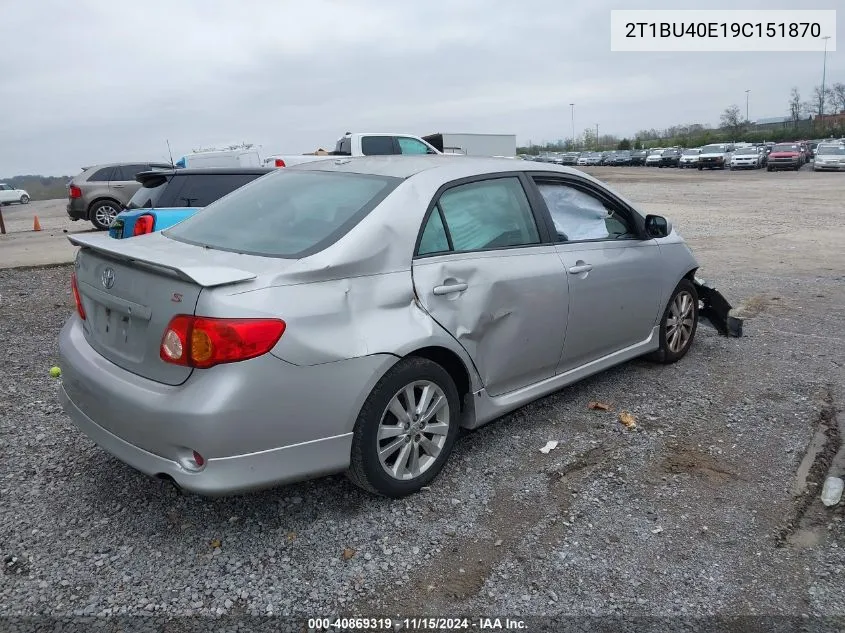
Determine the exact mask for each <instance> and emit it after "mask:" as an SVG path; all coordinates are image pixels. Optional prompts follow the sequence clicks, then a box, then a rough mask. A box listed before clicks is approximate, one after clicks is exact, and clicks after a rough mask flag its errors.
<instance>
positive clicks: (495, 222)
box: [423, 177, 540, 251]
mask: <svg viewBox="0 0 845 633" xmlns="http://www.w3.org/2000/svg"><path fill="white" fill-rule="evenodd" d="M437 208H438V209H439V210H440V212H442V214H443V220H445V223H446V228H447V229H448V231H449V236H450V237H451V242H452V243H451V249H452V250H454V251H476V250H483V249H489V248H506V247H510V246H525V245H529V244H539V243H540V235H539V233H538V231H537V224H536V222H535V221H534V215H533V213H532V212H531V206H530V205H529V203H528V198H527V196H526V195H525V190H524V189H523V188H522V184H521V183H520V181H519V179H518V178H512V177H509V178H496V179H493V180H483V181H478V182H472V183H468V184H466V185H459V186H457V187H453V188H451V189H448V190H447V191H446V192H445V193H443V195H441V196H440V200H439V201H438V204H437ZM435 215H437V213H436V211H435V212H434V213H432V215H431V219H430V220H429V223H431V222H434V223H436V222H438V221H439V220H436V219H433V218H435ZM429 228H430V227H429V226H426V229H425V231H424V232H423V236H424V237H425V235H426V232H428V231H429ZM431 231H432V233H434V232H436V227H432V228H431Z"/></svg>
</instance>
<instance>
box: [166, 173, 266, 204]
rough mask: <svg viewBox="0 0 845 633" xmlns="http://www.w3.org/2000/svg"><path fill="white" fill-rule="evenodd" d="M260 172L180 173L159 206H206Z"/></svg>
mask: <svg viewBox="0 0 845 633" xmlns="http://www.w3.org/2000/svg"><path fill="white" fill-rule="evenodd" d="M260 175H261V174H181V175H177V176H176V177H174V178H173V182H172V183H171V185H170V186H169V187H168V188H167V191H166V192H165V193H164V195H163V196H162V197H161V199H160V200H159V202H158V205H157V206H159V207H207V206H208V205H210V204H211V203H212V202H216V201H217V200H219V199H220V198H222V197H223V196H225V195H227V194H229V193H232V192H233V191H234V190H235V189H238V188H239V187H243V186H244V185H245V184H247V183H248V182H252V181H253V180H255V179H256V178H258V177H259V176H260Z"/></svg>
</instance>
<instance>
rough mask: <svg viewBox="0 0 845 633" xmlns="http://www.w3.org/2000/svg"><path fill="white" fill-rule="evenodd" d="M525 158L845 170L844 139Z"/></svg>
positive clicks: (605, 163)
mask: <svg viewBox="0 0 845 633" xmlns="http://www.w3.org/2000/svg"><path fill="white" fill-rule="evenodd" d="M520 158H522V159H524V160H532V161H536V162H546V163H556V164H558V165H579V166H597V165H602V166H623V165H634V166H646V167H677V168H680V169H699V170H703V169H730V170H732V171H733V170H737V169H763V168H765V169H767V170H768V171H776V170H782V169H792V170H798V169H801V168H802V167H803V166H804V165H806V164H808V163H810V162H812V163H813V169H814V170H815V171H839V170H845V139H827V140H821V141H794V142H788V143H753V144H752V143H712V144H709V145H704V146H703V147H693V148H681V147H654V148H650V149H643V150H634V151H631V150H616V151H605V152H598V151H588V152H580V153H579V152H563V153H547V154H541V155H539V156H529V155H521V156H520Z"/></svg>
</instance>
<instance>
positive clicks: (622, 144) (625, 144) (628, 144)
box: [616, 138, 631, 149]
mask: <svg viewBox="0 0 845 633" xmlns="http://www.w3.org/2000/svg"><path fill="white" fill-rule="evenodd" d="M616 149H631V141H629V140H628V139H627V138H623V139H622V140H621V141H619V144H618V145H617V146H616Z"/></svg>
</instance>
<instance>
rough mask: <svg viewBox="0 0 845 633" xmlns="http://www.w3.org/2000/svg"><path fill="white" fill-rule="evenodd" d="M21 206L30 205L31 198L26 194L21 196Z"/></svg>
mask: <svg viewBox="0 0 845 633" xmlns="http://www.w3.org/2000/svg"><path fill="white" fill-rule="evenodd" d="M21 204H29V196H28V195H26V194H24V195H22V196H21Z"/></svg>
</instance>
